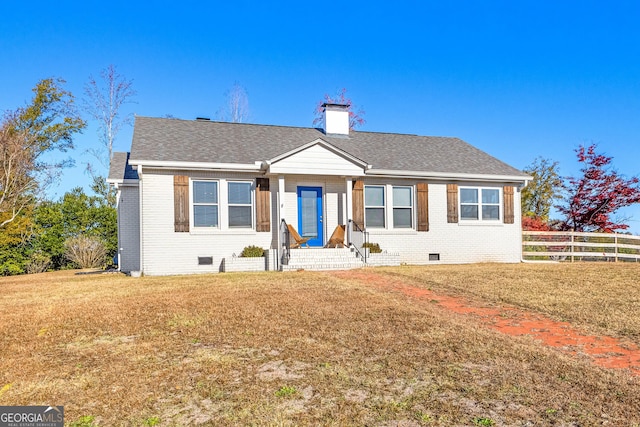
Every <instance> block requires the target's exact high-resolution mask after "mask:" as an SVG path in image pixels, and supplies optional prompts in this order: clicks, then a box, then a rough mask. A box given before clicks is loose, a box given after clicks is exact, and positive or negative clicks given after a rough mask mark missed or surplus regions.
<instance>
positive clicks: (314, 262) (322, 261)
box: [282, 248, 364, 271]
mask: <svg viewBox="0 0 640 427" xmlns="http://www.w3.org/2000/svg"><path fill="white" fill-rule="evenodd" d="M363 266H364V264H363V263H362V261H361V260H360V259H359V258H357V256H356V254H355V252H352V251H351V250H350V249H348V248H327V249H325V248H322V249H320V248H318V249H316V248H301V249H292V250H291V252H290V258H289V263H288V265H283V266H282V270H283V271H296V270H349V269H353V268H360V267H363Z"/></svg>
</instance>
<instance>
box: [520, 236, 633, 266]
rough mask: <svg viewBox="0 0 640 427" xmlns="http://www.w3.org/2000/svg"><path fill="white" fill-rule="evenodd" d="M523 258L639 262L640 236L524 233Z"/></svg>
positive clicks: (532, 259)
mask: <svg viewBox="0 0 640 427" xmlns="http://www.w3.org/2000/svg"><path fill="white" fill-rule="evenodd" d="M522 258H523V259H525V260H529V261H534V260H538V261H541V260H551V261H569V262H573V261H625V262H629V261H630V262H639V260H640V236H631V235H628V234H617V233H615V234H607V233H579V232H575V231H566V232H565V231H523V232H522Z"/></svg>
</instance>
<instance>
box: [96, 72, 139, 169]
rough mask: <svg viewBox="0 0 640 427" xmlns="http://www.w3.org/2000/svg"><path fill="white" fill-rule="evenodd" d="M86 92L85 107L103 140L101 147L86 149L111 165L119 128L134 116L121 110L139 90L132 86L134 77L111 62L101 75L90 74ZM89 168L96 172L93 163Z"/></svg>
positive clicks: (105, 165) (101, 162) (100, 160)
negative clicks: (118, 70) (131, 78)
mask: <svg viewBox="0 0 640 427" xmlns="http://www.w3.org/2000/svg"><path fill="white" fill-rule="evenodd" d="M84 93H85V96H86V98H85V99H84V109H85V110H86V111H87V112H88V113H89V114H90V115H91V117H93V118H94V119H95V120H96V121H97V122H98V124H99V129H98V134H99V140H100V146H99V147H97V148H91V149H89V150H87V151H88V152H89V154H91V155H92V156H93V157H95V158H96V159H97V160H98V162H99V163H100V164H101V165H102V166H103V167H104V168H105V169H108V168H109V164H110V163H111V157H112V155H113V143H114V141H115V139H116V136H117V135H118V132H119V131H120V130H121V129H122V127H123V126H125V125H130V124H131V123H132V120H133V117H132V115H131V114H122V111H121V108H122V106H123V105H124V104H128V103H132V102H133V98H134V97H135V96H136V94H137V92H136V91H135V90H134V89H133V81H132V80H128V79H127V78H125V77H124V76H123V75H121V74H119V73H118V72H117V70H116V67H115V66H114V65H109V66H108V67H107V68H105V69H103V70H102V71H100V78H98V79H95V78H94V77H93V76H89V81H88V82H87V84H86V85H85V88H84ZM87 168H88V170H89V172H90V173H91V174H92V175H94V171H93V170H92V168H91V165H87Z"/></svg>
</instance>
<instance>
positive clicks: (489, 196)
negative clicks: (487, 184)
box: [460, 187, 501, 221]
mask: <svg viewBox="0 0 640 427" xmlns="http://www.w3.org/2000/svg"><path fill="white" fill-rule="evenodd" d="M500 215H501V214H500V189H498V188H482V187H461V188H460V220H462V221H500Z"/></svg>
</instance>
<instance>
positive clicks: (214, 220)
mask: <svg viewBox="0 0 640 427" xmlns="http://www.w3.org/2000/svg"><path fill="white" fill-rule="evenodd" d="M218 207H219V204H218V182H217V181H193V225H194V227H219V218H218Z"/></svg>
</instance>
